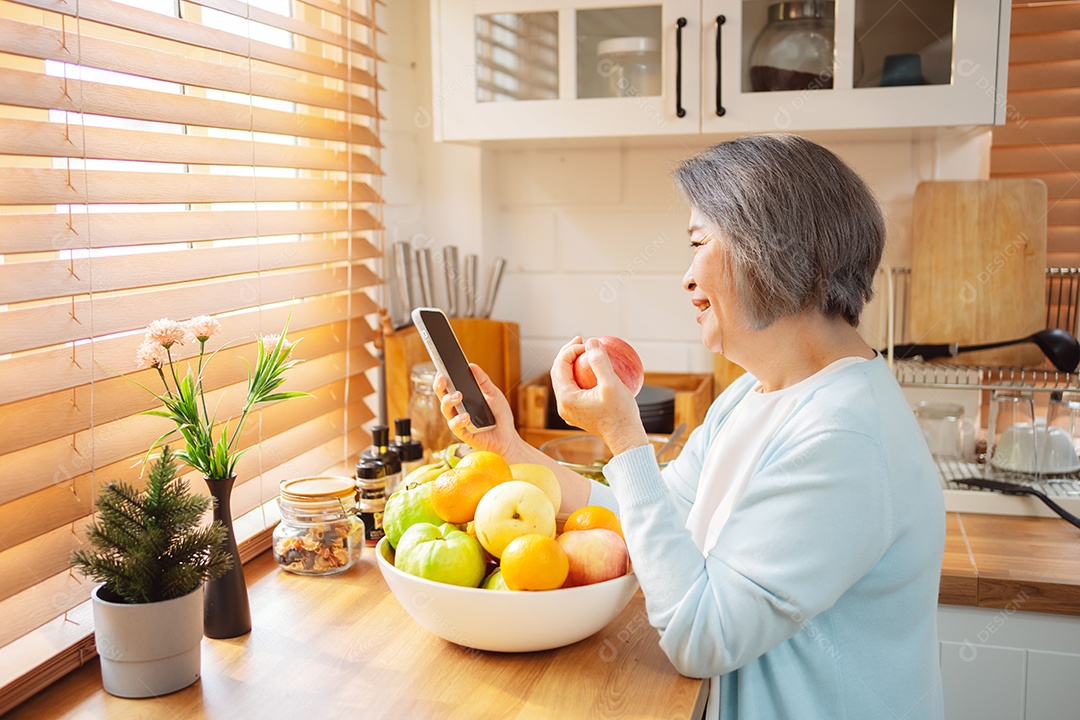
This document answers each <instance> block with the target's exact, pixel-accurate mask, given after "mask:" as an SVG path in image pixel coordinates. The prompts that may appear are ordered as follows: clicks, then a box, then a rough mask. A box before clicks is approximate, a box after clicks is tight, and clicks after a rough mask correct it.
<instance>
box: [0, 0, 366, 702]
mask: <svg viewBox="0 0 1080 720" xmlns="http://www.w3.org/2000/svg"><path fill="white" fill-rule="evenodd" d="M374 1H375V0H369V2H368V3H365V2H345V0H303V2H301V1H299V0H257V1H252V2H241V1H240V0H195V1H194V2H184V1H181V0H122V1H121V0H78V1H77V2H75V1H72V0H0V618H3V621H2V622H0V713H3V711H4V709H5V707H8V706H10V703H11V702H14V701H16V700H17V699H19V698H20V697H22V696H24V695H25V693H26V692H27V691H28V690H27V688H29V687H31V685H29V684H28V682H27V678H34V679H39V680H40V679H45V680H47V679H48V678H49V677H50V673H53V672H59V671H60V670H62V669H63V667H62V666H69V665H71V664H73V663H74V664H78V662H80V661H81V659H83V658H85V657H87V656H88V655H87V653H92V645H88V644H87V638H88V635H89V632H90V628H89V626H88V624H87V620H88V618H89V612H88V611H87V609H86V600H87V598H88V597H89V593H90V590H91V587H92V583H91V582H90V581H88V580H86V579H85V578H82V577H80V576H77V575H76V574H74V573H73V572H71V571H70V570H69V556H70V553H71V550H72V549H73V548H74V547H76V546H77V545H78V544H79V543H80V541H81V539H82V537H83V533H84V531H85V529H86V527H87V525H88V523H89V519H90V515H91V512H92V508H93V503H94V499H95V494H96V492H97V490H98V488H99V487H100V486H102V485H103V484H104V483H106V482H109V481H112V480H115V479H122V480H126V481H130V482H133V483H135V484H139V483H140V482H141V481H140V480H139V468H138V467H136V466H135V463H136V462H137V461H138V460H139V459H140V458H141V456H142V455H143V454H144V453H145V452H146V451H147V449H148V448H149V447H150V445H151V443H152V442H153V441H154V439H155V438H156V437H157V436H158V435H159V434H161V433H162V432H164V431H165V430H167V429H168V428H169V424H168V421H167V420H163V419H161V418H155V417H149V416H141V415H139V413H140V412H141V411H144V410H148V409H151V408H153V407H156V406H157V403H156V401H155V400H154V398H153V397H152V396H151V395H150V394H149V393H147V392H146V391H145V390H143V389H142V388H140V387H138V386H137V385H135V384H134V383H132V382H131V380H130V379H133V380H137V381H139V382H141V383H143V384H145V385H147V386H149V387H154V388H158V387H159V381H158V378H157V376H156V373H154V371H151V370H146V371H143V372H136V367H135V364H134V352H135V348H136V347H137V345H138V344H139V343H140V340H141V338H142V335H143V329H144V328H145V327H146V325H147V324H148V323H150V322H151V321H153V320H156V319H158V318H161V317H170V318H172V319H175V320H184V319H187V318H190V317H192V316H195V315H200V314H207V315H213V316H215V317H216V318H217V319H218V320H219V321H220V322H221V325H222V327H223V333H222V334H221V335H220V336H217V337H215V338H213V339H212V340H211V341H210V343H209V344H208V349H211V350H212V349H216V348H217V347H219V346H220V345H222V344H224V343H225V342H226V341H234V342H233V344H231V345H230V346H229V348H228V349H226V350H225V351H223V352H222V353H220V354H219V356H218V357H216V358H215V359H214V361H213V362H212V363H211V364H210V367H209V373H208V375H207V378H206V387H207V390H208V398H207V400H208V403H210V404H211V405H214V404H217V403H219V402H220V405H218V415H219V417H225V416H228V415H231V414H233V413H235V412H236V411H237V410H238V409H239V407H240V405H241V403H242V402H243V399H244V394H245V391H246V376H245V372H246V366H245V364H244V362H243V360H242V359H243V358H248V359H249V360H250V359H252V358H253V357H254V340H255V338H256V337H257V336H258V335H260V334H266V333H273V332H278V331H280V329H281V327H282V325H283V323H284V321H285V319H286V317H287V316H288V315H289V313H290V312H291V313H292V321H291V322H292V324H291V328H290V331H289V337H290V339H292V340H294V341H295V340H296V339H297V338H300V337H302V338H303V342H301V343H300V344H299V345H298V346H297V349H296V356H297V357H299V358H301V359H302V360H303V361H304V362H303V363H302V364H300V365H299V366H297V367H296V368H294V369H293V370H292V371H290V373H289V375H288V379H287V385H286V387H287V388H288V389H293V390H304V391H308V392H310V393H311V394H312V395H313V397H312V398H303V399H298V400H290V401H288V402H286V403H279V404H276V405H270V406H267V407H266V408H265V409H263V410H261V411H260V412H259V413H258V416H257V417H249V422H248V425H247V430H246V431H245V434H244V436H243V437H242V438H241V445H242V446H243V447H251V448H252V450H251V451H250V452H248V453H247V454H246V455H245V456H244V457H243V458H242V460H241V461H240V464H239V466H238V484H237V486H236V489H235V491H234V493H233V499H232V500H233V512H234V515H235V523H236V530H237V536H238V539H239V540H241V541H243V540H244V539H245V538H249V537H252V536H257V535H259V536H261V535H265V529H266V528H268V527H270V526H271V525H272V524H273V522H274V521H275V520H276V517H275V515H274V512H275V510H276V508H275V503H274V499H275V497H276V495H277V487H278V483H279V482H280V481H281V480H282V479H283V478H287V477H295V476H298V475H307V474H316V473H320V472H324V471H325V470H326V469H327V468H329V467H332V466H335V465H339V464H340V463H342V462H343V461H344V460H345V459H346V458H348V457H351V456H353V455H355V454H356V453H357V452H358V451H359V450H360V449H361V448H362V447H363V446H364V445H365V444H367V442H368V441H369V438H368V436H367V435H366V433H365V431H364V430H363V428H362V425H363V423H365V422H366V421H368V420H370V419H371V417H372V413H371V411H370V410H369V408H368V406H367V404H366V403H365V402H364V398H365V397H367V396H368V395H370V394H372V393H373V389H372V387H371V385H370V383H369V382H368V381H367V379H366V377H365V374H364V373H365V370H367V369H368V368H370V367H371V366H372V365H373V360H372V358H371V356H370V354H369V353H368V352H367V350H366V349H365V343H366V342H367V341H369V340H370V331H369V328H368V325H367V322H366V320H365V318H364V316H365V315H367V314H369V313H371V312H372V311H373V310H374V309H375V303H374V302H373V300H372V297H371V295H370V294H369V293H370V292H371V291H372V288H373V287H374V286H375V285H376V284H377V283H378V282H379V278H378V276H377V274H376V271H375V265H374V263H375V258H378V257H381V252H380V250H379V247H378V246H379V243H380V242H381V236H380V235H379V229H380V223H379V221H378V219H377V218H378V217H379V216H380V214H381V213H380V212H379V203H380V197H379V194H378V192H377V188H378V186H379V182H378V180H379V175H380V174H381V171H380V170H379V167H378V164H377V161H378V149H379V147H380V143H379V138H378V126H379V123H378V120H379V114H378V104H377V90H378V83H377V81H376V77H375V75H376V62H377V60H378V58H377V56H376V54H375V52H374V49H373V48H374V46H375V33H376V32H377V28H376V25H375V20H374V10H375V8H374ZM197 351H198V347H197V344H195V345H194V346H193V345H192V343H189V344H188V345H186V346H184V347H183V348H182V349H181V353H180V356H181V357H182V358H191V357H193V356H195V355H197ZM120 374H126V375H128V376H129V377H130V379H127V378H124V377H119V375H120ZM188 479H189V480H190V481H191V483H192V487H193V488H196V489H198V490H199V491H203V492H204V491H205V489H204V485H203V483H202V480H201V478H199V477H193V476H192V475H191V474H189V476H188ZM242 544H243V542H242ZM65 653H66V654H65ZM5 703H6V704H5Z"/></svg>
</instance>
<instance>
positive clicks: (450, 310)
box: [443, 245, 458, 317]
mask: <svg viewBox="0 0 1080 720" xmlns="http://www.w3.org/2000/svg"><path fill="white" fill-rule="evenodd" d="M443 262H444V265H443V269H444V270H445V271H446V314H447V316H449V317H457V315H458V303H457V284H458V249H457V245H447V246H446V247H445V248H444V249H443Z"/></svg>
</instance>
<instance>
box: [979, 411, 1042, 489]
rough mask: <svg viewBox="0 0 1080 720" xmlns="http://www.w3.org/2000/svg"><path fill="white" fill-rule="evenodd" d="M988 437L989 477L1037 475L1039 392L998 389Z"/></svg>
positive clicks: (987, 471) (991, 412) (987, 467)
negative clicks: (1036, 412)
mask: <svg viewBox="0 0 1080 720" xmlns="http://www.w3.org/2000/svg"><path fill="white" fill-rule="evenodd" d="M986 438H987V447H986V457H987V463H986V474H987V476H997V477H1000V476H1002V475H1006V476H1008V475H1017V474H1022V475H1027V474H1030V475H1034V474H1037V473H1038V468H1039V461H1038V443H1037V442H1036V440H1035V394H1034V393H1033V392H1032V391H1030V390H994V391H993V394H992V395H991V396H990V424H989V427H988V428H987V434H986Z"/></svg>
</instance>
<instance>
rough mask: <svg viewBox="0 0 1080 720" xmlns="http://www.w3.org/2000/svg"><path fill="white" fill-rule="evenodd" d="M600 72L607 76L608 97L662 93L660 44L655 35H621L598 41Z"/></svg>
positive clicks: (598, 67) (597, 54)
mask: <svg viewBox="0 0 1080 720" xmlns="http://www.w3.org/2000/svg"><path fill="white" fill-rule="evenodd" d="M596 57H597V68H596V69H597V72H599V73H600V75H601V76H603V77H605V78H607V93H606V94H607V97H642V96H644V97H651V96H655V95H659V94H660V92H661V87H660V43H659V42H657V40H656V38H651V37H620V38H609V39H607V40H601V41H600V42H598V43H597V44H596Z"/></svg>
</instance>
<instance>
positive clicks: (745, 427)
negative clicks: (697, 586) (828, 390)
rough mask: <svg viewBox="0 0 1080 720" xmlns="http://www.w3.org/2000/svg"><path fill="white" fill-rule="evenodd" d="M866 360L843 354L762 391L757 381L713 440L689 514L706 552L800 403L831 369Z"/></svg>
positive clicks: (689, 524) (695, 536) (690, 527)
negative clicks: (795, 379)
mask: <svg viewBox="0 0 1080 720" xmlns="http://www.w3.org/2000/svg"><path fill="white" fill-rule="evenodd" d="M865 361H866V358H861V357H845V358H840V359H839V360H836V361H834V362H832V363H830V364H829V365H827V366H825V367H824V368H822V369H821V370H818V371H817V372H816V373H814V374H813V375H811V376H810V377H808V378H806V379H804V380H800V381H799V382H797V383H795V384H794V385H789V386H788V387H786V388H781V389H779V390H774V391H772V392H762V390H761V383H757V384H756V385H755V386H754V388H753V390H751V391H750V392H748V393H746V395H745V396H743V399H742V400H740V401H739V404H738V405H736V406H735V408H734V409H733V410H732V411H731V414H730V415H729V416H728V417H727V419H726V420H725V421H724V424H723V425H721V426H720V429H719V430H718V431H717V433H716V437H714V438H713V441H712V444H710V445H709V450H708V452H707V453H706V455H705V460H704V462H703V464H702V468H701V482H700V483H699V484H698V488H697V495H696V496H695V498H694V504H693V507H691V508H690V514H689V515H688V516H687V518H686V529H687V530H689V531H690V534H691V536H692V537H693V539H694V544H696V545H697V546H698V548H700V549H701V552H702V554H703V555H708V554H709V552H710V551H712V549H713V547H714V546H715V545H716V540H717V538H719V537H720V531H721V530H723V529H724V524H725V523H726V522H727V520H728V518H729V517H731V511H732V508H734V506H735V503H736V502H738V500H739V498H740V497H742V494H743V491H744V490H745V489H746V482H747V480H749V479H750V476H751V475H752V474H753V472H754V470H755V469H756V468H757V465H758V461H759V460H760V459H761V454H762V452H763V451H764V449H765V446H766V445H767V444H768V443H769V441H770V440H771V439H772V438H773V436H774V435H775V434H776V431H777V430H778V429H779V427H780V425H781V424H782V423H783V422H784V420H786V419H787V418H788V416H790V415H791V413H792V411H793V410H794V409H795V406H796V405H798V403H799V402H800V401H801V400H802V399H803V398H804V397H805V396H806V395H807V393H809V392H810V391H811V390H813V388H814V386H815V385H817V383H819V382H821V380H823V379H824V378H825V377H827V376H828V375H830V374H832V373H834V372H837V371H838V370H841V369H843V368H845V367H848V366H850V365H854V364H855V363H858V362H865Z"/></svg>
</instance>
